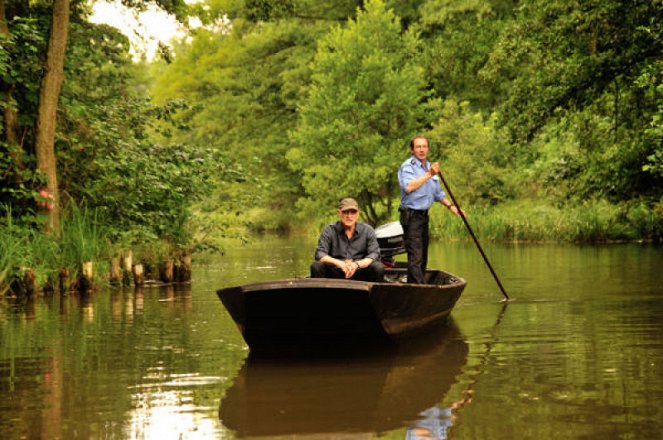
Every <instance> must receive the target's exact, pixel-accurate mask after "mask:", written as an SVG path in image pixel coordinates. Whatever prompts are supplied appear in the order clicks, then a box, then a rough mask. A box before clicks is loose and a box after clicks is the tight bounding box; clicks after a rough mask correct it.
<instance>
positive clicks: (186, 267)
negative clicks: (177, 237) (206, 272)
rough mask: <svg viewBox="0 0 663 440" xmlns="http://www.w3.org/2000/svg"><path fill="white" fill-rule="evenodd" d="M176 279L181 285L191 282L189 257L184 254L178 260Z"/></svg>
mask: <svg viewBox="0 0 663 440" xmlns="http://www.w3.org/2000/svg"><path fill="white" fill-rule="evenodd" d="M176 279H177V281H179V282H182V283H186V282H188V281H191V255H188V254H185V255H182V256H181V257H180V258H179V261H178V264H177V275H176Z"/></svg>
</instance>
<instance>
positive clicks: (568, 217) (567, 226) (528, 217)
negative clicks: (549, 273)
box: [431, 200, 663, 243]
mask: <svg viewBox="0 0 663 440" xmlns="http://www.w3.org/2000/svg"><path fill="white" fill-rule="evenodd" d="M465 211H466V213H467V218H468V221H469V222H470V224H471V225H472V227H473V229H474V231H475V233H476V234H477V236H479V237H481V238H483V239H486V240H494V241H509V242H518V241H529V242H543V241H546V242H570V243H597V242H608V241H631V240H641V239H655V238H656V237H660V236H661V233H662V232H663V219H661V218H660V216H657V215H656V213H655V212H654V211H653V210H652V209H650V208H648V207H647V206H645V205H643V204H638V205H615V204H612V203H609V202H607V201H604V200H598V201H591V200H590V201H585V202H582V203H578V204H577V205H567V206H564V207H554V206H550V205H543V204H537V203H535V202H522V201H521V202H518V203H513V204H502V205H498V206H490V207H469V208H468V207H466V208H465ZM431 235H432V236H433V237H434V238H437V239H445V240H451V239H464V238H467V239H469V236H468V234H467V231H466V230H465V228H464V225H463V223H462V221H461V220H460V219H458V218H456V217H454V216H451V215H449V213H448V212H444V210H442V209H433V211H432V214H431Z"/></svg>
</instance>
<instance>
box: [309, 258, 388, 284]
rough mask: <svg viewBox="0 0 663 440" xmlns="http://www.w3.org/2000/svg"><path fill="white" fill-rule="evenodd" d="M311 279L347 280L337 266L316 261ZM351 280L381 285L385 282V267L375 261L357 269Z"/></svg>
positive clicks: (312, 268)
mask: <svg viewBox="0 0 663 440" xmlns="http://www.w3.org/2000/svg"><path fill="white" fill-rule="evenodd" d="M311 278H345V272H343V271H342V270H341V269H339V268H338V267H336V266H328V265H326V264H325V263H321V262H319V261H314V262H313V264H311ZM351 279H352V280H356V281H373V282H377V283H381V282H383V281H384V265H383V264H382V263H380V262H379V261H374V262H372V263H371V265H370V266H368V267H365V268H363V269H357V271H356V272H355V274H354V275H353V276H352V278H351Z"/></svg>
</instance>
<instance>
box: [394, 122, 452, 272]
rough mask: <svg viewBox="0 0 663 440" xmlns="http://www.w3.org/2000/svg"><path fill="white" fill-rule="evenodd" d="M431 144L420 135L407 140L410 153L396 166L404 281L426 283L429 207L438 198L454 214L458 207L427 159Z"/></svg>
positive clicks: (435, 167) (437, 200) (436, 168)
mask: <svg viewBox="0 0 663 440" xmlns="http://www.w3.org/2000/svg"><path fill="white" fill-rule="evenodd" d="M429 150H430V144H429V142H428V139H427V138H426V137H424V136H422V135H419V136H416V137H415V138H414V139H412V140H411V141H410V153H411V154H412V156H410V158H409V159H408V160H406V161H405V162H403V164H402V165H401V166H400V168H399V169H398V183H399V185H400V188H401V205H400V207H399V208H398V210H399V211H400V214H401V215H400V221H401V225H402V226H403V239H404V241H405V250H406V251H407V282H408V283H416V284H425V278H424V274H425V273H426V265H427V264H428V240H429V235H428V210H429V209H430V207H431V206H433V203H434V202H440V203H442V204H443V205H444V206H445V207H447V208H448V209H449V210H451V212H453V213H454V215H459V213H458V208H457V207H456V206H454V205H453V204H452V203H451V201H449V200H448V199H447V198H446V197H445V194H444V191H442V188H441V187H440V182H439V177H438V176H437V173H439V172H440V164H439V163H437V162H434V163H432V164H431V163H430V162H428V159H427V157H428V152H429Z"/></svg>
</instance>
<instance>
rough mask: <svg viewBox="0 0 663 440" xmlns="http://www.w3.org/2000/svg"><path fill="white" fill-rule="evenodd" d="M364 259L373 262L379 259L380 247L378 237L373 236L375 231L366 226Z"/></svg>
mask: <svg viewBox="0 0 663 440" xmlns="http://www.w3.org/2000/svg"><path fill="white" fill-rule="evenodd" d="M366 229H367V231H366V241H367V243H366V250H367V253H366V258H371V259H372V260H373V261H378V260H379V259H380V245H379V244H378V237H377V235H375V230H374V229H373V228H372V227H370V226H368V225H366Z"/></svg>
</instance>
